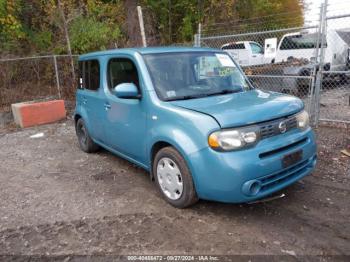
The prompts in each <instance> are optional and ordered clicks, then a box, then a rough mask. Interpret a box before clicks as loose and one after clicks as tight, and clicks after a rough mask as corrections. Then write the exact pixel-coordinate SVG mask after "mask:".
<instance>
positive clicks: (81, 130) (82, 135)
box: [78, 125, 87, 145]
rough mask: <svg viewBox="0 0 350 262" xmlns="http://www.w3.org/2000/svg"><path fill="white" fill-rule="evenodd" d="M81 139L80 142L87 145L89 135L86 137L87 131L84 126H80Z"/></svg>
mask: <svg viewBox="0 0 350 262" xmlns="http://www.w3.org/2000/svg"><path fill="white" fill-rule="evenodd" d="M78 130H79V138H80V142H81V143H82V144H83V145H86V141H87V135H86V130H85V127H84V125H79V129H78Z"/></svg>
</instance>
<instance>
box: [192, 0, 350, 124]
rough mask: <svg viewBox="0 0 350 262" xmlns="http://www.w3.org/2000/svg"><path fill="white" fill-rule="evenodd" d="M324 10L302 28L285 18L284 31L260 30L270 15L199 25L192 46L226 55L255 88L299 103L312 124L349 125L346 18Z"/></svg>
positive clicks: (349, 40)
mask: <svg viewBox="0 0 350 262" xmlns="http://www.w3.org/2000/svg"><path fill="white" fill-rule="evenodd" d="M327 7H328V4H327V0H326V1H325V3H324V4H322V5H321V7H320V9H319V10H318V12H317V14H316V15H314V16H311V17H309V19H308V20H306V21H305V22H304V24H303V26H300V21H295V20H293V18H291V19H290V21H287V22H286V21H285V18H283V19H284V20H283V22H284V23H283V24H284V25H286V26H285V27H283V28H273V29H271V28H270V27H269V28H262V25H264V24H268V23H265V22H266V21H265V20H266V19H270V18H271V17H269V16H267V17H259V18H254V19H248V20H243V21H237V22H236V23H227V24H222V23H221V24H214V25H210V26H207V27H205V26H202V25H199V27H198V34H197V35H195V46H202V47H213V48H220V49H222V50H224V51H226V52H227V53H229V54H230V55H231V56H232V57H233V58H234V59H235V60H236V61H237V62H238V63H239V64H240V65H241V66H242V69H243V70H244V72H245V73H246V75H247V76H248V78H249V79H250V81H251V82H252V83H253V85H254V86H256V87H257V88H260V89H262V90H269V91H276V92H283V93H289V94H293V95H296V96H298V97H299V98H301V99H302V100H303V101H304V104H305V109H306V110H307V111H308V112H309V114H310V118H311V123H312V124H313V125H317V124H318V121H319V120H328V121H338V122H339V121H340V122H346V123H350V104H349V103H350V98H349V96H350V84H349V83H350V14H342V15H335V14H333V13H332V12H331V10H332V9H328V8H329V7H328V8H327ZM327 10H328V11H327ZM278 15H279V14H276V15H275V19H277V21H278ZM283 15H284V16H283V17H285V14H283ZM276 16H277V18H276ZM291 16H292V14H291ZM281 19H282V18H281ZM346 25H348V27H349V28H344V26H346ZM230 31H231V32H232V31H233V33H231V34H227V32H230ZM223 32H224V33H223Z"/></svg>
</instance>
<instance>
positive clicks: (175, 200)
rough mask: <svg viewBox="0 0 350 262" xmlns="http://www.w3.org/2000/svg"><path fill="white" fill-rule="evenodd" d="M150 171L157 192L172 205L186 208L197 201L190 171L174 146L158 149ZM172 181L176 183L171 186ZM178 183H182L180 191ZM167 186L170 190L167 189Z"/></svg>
mask: <svg viewBox="0 0 350 262" xmlns="http://www.w3.org/2000/svg"><path fill="white" fill-rule="evenodd" d="M169 168H170V169H169ZM152 171H153V174H154V178H155V182H156V184H157V187H158V189H159V192H160V193H161V195H162V196H163V198H164V199H165V200H166V201H167V202H168V203H169V204H171V205H172V206H174V207H176V208H186V207H189V206H191V205H193V204H195V203H196V202H197V201H198V196H197V193H196V190H195V187H194V184H193V179H192V175H191V172H190V170H189V169H188V167H187V164H186V161H185V159H184V158H183V157H182V156H181V154H180V153H179V152H178V151H177V150H176V149H175V148H173V147H164V148H162V149H161V150H159V151H158V152H157V154H156V155H155V157H154V160H153V163H152ZM167 171H169V172H167ZM171 173H173V174H172V175H171ZM174 174H175V175H174ZM169 181H170V182H169ZM171 181H172V182H171ZM174 181H176V183H175V182H174ZM174 183H175V184H176V185H175V186H172V185H174ZM180 184H182V192H180V191H181V185H180ZM168 188H170V189H171V190H167V189H168ZM177 188H178V189H179V190H177Z"/></svg>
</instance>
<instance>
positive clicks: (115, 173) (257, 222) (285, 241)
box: [0, 121, 350, 256]
mask: <svg viewBox="0 0 350 262" xmlns="http://www.w3.org/2000/svg"><path fill="white" fill-rule="evenodd" d="M38 132H43V133H44V137H42V138H36V139H35V138H30V136H31V135H33V134H36V133H38ZM349 133H350V132H349V129H334V128H333V129H332V128H320V129H319V130H318V131H317V135H318V145H319V163H318V166H317V170H316V171H315V172H314V173H313V174H312V175H310V176H308V177H306V178H305V179H303V180H302V181H300V182H298V183H296V184H294V185H292V186H291V187H289V188H287V189H285V190H284V191H283V193H285V195H286V196H285V197H284V198H280V199H277V200H274V201H270V202H265V203H256V204H244V205H237V204H236V205H235V204H222V203H215V202H208V201H200V202H199V203H198V204H197V205H195V206H194V207H192V208H190V209H185V210H178V209H175V208H173V207H171V206H170V205H168V204H166V203H165V201H163V200H162V199H161V197H160V194H159V193H158V192H157V190H156V188H155V186H154V184H153V182H151V181H150V179H149V176H148V175H147V173H146V172H145V171H143V170H142V169H140V168H137V167H135V166H134V165H132V164H130V163H128V162H127V161H125V160H123V159H121V158H118V157H116V156H114V155H112V154H110V153H109V152H107V151H104V150H102V151H100V152H99V153H97V154H85V153H83V152H82V151H80V149H79V148H78V144H77V141H76V138H75V133H74V127H73V123H72V122H71V121H66V122H62V123H58V124H52V125H47V126H41V127H36V128H29V129H25V130H21V131H20V130H16V129H15V130H12V131H11V132H9V131H8V130H7V131H6V132H5V131H4V130H0V147H1V151H0V159H1V162H0V199H1V205H0V255H10V254H16V255H63V256H66V255H106V254H112V255H113V254H118V255H122V254H124V255H130V254H162V255H166V254H177V255H180V254H182V255H183V254H200V255H202V254H213V255H218V254H248V255H256V254H260V255H261V254H274V255H350V223H349V220H350V205H349V200H350V158H349V157H346V156H343V155H342V154H341V153H340V150H341V149H343V148H345V143H346V142H345V140H346V138H349V137H350V134H349Z"/></svg>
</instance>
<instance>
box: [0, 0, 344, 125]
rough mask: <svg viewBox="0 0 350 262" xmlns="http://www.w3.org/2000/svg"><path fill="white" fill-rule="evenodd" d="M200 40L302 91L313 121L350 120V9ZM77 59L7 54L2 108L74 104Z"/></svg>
mask: <svg viewBox="0 0 350 262" xmlns="http://www.w3.org/2000/svg"><path fill="white" fill-rule="evenodd" d="M325 1H326V0H325ZM143 12H144V15H143V16H144V24H145V26H144V29H145V37H146V40H147V44H148V45H158V44H159V41H160V34H159V32H155V31H152V30H154V28H155V27H154V26H151V25H153V24H155V23H156V18H155V17H153V16H152V14H153V13H152V12H151V11H150V10H148V9H144V10H143ZM272 17H273V23H272V20H271V18H272ZM286 17H290V18H286ZM280 25H283V26H282V27H281V26H280ZM175 45H178V44H175ZM181 45H184V44H181ZM185 45H186V44H185ZM194 45H195V46H203V47H205V46H206V47H214V48H219V49H222V50H224V51H226V52H228V53H229V54H230V55H231V56H233V57H234V59H235V60H236V61H237V62H238V63H239V64H240V65H241V66H242V68H243V70H244V71H245V73H246V74H247V75H248V77H249V79H250V80H251V82H252V83H253V84H254V85H255V86H256V87H258V88H260V89H263V90H270V91H276V92H284V93H289V94H293V95H296V96H298V97H300V98H301V99H302V100H303V101H304V103H305V107H306V109H307V110H308V112H309V113H310V115H311V118H312V122H313V124H317V123H318V121H319V120H330V121H341V122H347V123H348V122H349V123H350V13H349V14H347V13H340V12H339V8H338V9H337V8H334V6H329V5H327V2H325V3H324V4H322V6H321V7H320V8H319V9H318V10H314V12H313V15H308V17H305V18H304V19H303V20H302V21H300V19H297V18H294V17H293V13H288V14H285V13H283V14H275V15H273V16H264V17H257V18H250V19H247V20H237V21H230V22H228V23H219V24H211V25H210V26H201V25H200V26H199V32H198V34H197V35H196V36H195V43H194ZM76 61H77V56H73V66H72V61H71V57H70V56H68V55H57V56H39V57H27V58H8V59H0V112H9V111H10V109H11V104H12V103H16V102H23V101H31V100H40V99H43V100H45V99H52V98H63V99H65V100H66V101H67V104H68V105H69V104H70V105H71V106H74V94H75V89H76V84H75V71H76V70H77V66H76ZM73 67H74V68H73ZM70 102H71V103H70Z"/></svg>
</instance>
